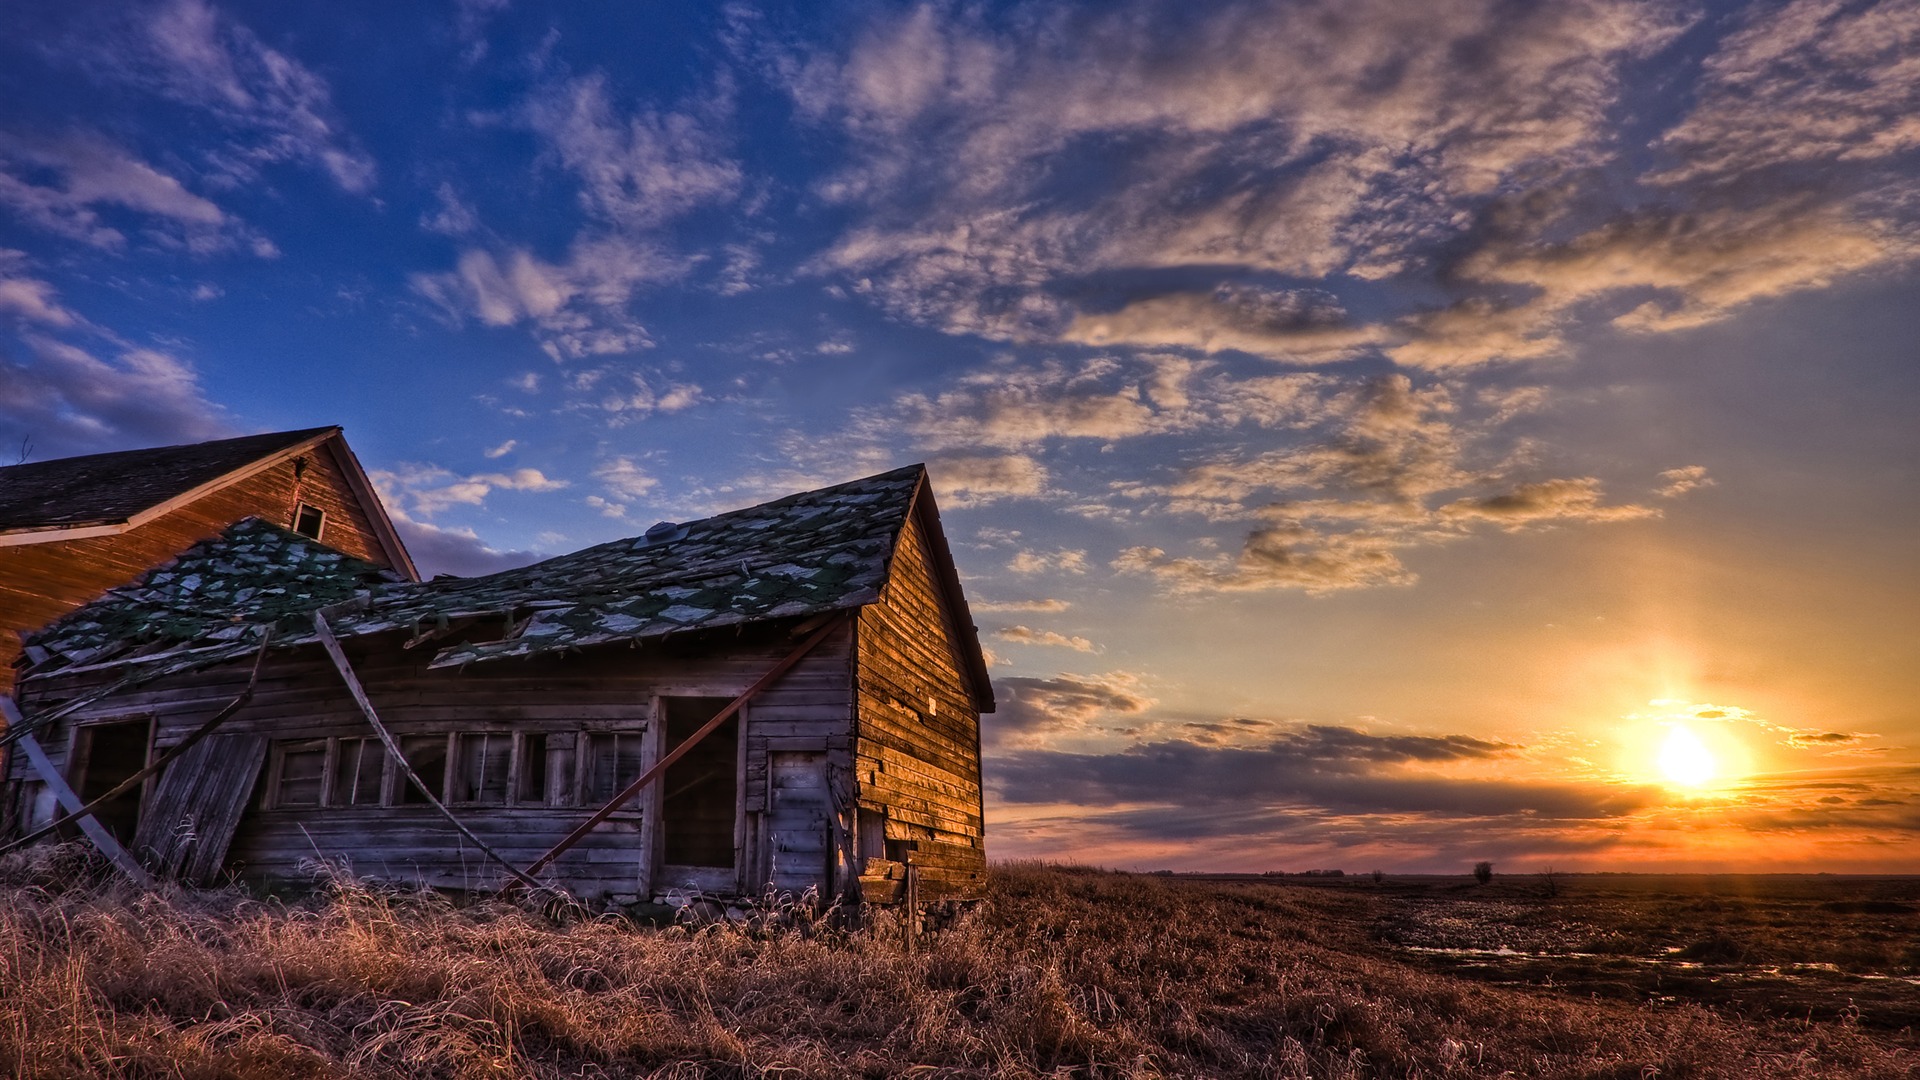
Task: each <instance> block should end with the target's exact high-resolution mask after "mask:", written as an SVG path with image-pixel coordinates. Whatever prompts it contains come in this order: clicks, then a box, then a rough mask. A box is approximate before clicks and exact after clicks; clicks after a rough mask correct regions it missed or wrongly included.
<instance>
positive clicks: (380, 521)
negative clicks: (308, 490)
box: [328, 428, 420, 581]
mask: <svg viewBox="0 0 1920 1080" xmlns="http://www.w3.org/2000/svg"><path fill="white" fill-rule="evenodd" d="M328 448H329V449H331V450H332V451H333V458H334V461H335V462H336V463H337V464H338V465H339V466H340V472H341V474H342V475H344V476H345V477H346V478H347V486H348V487H350V488H352V489H353V494H354V497H355V498H357V499H359V500H360V506H361V508H362V509H364V510H365V511H366V514H367V521H368V522H369V523H371V524H372V525H373V534H374V537H375V539H377V540H379V541H380V549H381V550H382V551H384V552H385V553H386V556H387V563H388V565H390V566H392V567H393V569H394V570H396V571H398V572H400V573H402V574H405V575H406V577H407V580H408V581H419V580H420V571H419V569H418V568H416V567H415V566H414V565H413V556H412V555H411V554H410V553H408V551H407V545H406V543H405V541H403V540H401V539H400V533H399V530H397V529H395V528H394V527H393V518H392V517H390V516H388V514H387V504H386V503H385V502H382V501H381V499H380V493H379V492H377V491H375V490H374V487H373V481H372V480H370V479H368V477H367V471H366V470H365V469H363V468H361V467H360V459H359V458H358V457H357V456H355V454H354V452H353V448H352V447H351V446H348V445H347V439H346V435H345V434H344V433H342V432H341V430H340V429H339V428H335V429H333V437H332V441H331V442H330V443H329V444H328Z"/></svg>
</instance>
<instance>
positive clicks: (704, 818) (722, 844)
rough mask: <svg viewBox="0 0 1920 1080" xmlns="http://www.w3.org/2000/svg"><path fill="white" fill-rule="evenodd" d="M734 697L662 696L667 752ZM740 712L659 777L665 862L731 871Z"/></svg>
mask: <svg viewBox="0 0 1920 1080" xmlns="http://www.w3.org/2000/svg"><path fill="white" fill-rule="evenodd" d="M732 700H733V699H732V698H721V697H670V698H662V699H661V703H662V705H663V707H664V711H665V713H666V748H665V752H666V753H672V752H673V750H674V748H676V747H678V746H679V745H680V744H682V743H684V742H686V741H687V739H689V738H691V737H692V736H693V734H694V733H695V732H697V731H699V730H700V728H701V727H703V726H704V725H705V724H706V723H707V721H709V720H712V719H713V718H714V717H715V716H717V715H719V713H720V710H721V709H724V708H726V707H727V705H728V703H729V702H731V701H732ZM739 763H740V714H739V713H738V712H735V713H734V714H733V715H732V716H729V717H727V721H726V723H724V724H721V725H720V726H719V728H717V729H715V730H714V731H713V733H711V734H709V735H708V736H707V737H706V738H704V739H702V740H700V741H699V742H698V743H695V744H694V745H693V747H692V749H690V750H688V751H687V755H686V756H685V757H683V758H681V759H680V760H679V761H676V762H674V763H673V764H672V765H669V766H667V773H666V775H665V776H664V777H662V778H661V783H662V797H661V805H660V827H661V860H660V861H661V862H663V863H665V864H667V865H669V866H689V867H705V868H718V869H726V870H732V869H733V867H734V823H735V821H736V819H737V815H738V813H739V803H740V782H739V773H738V770H739Z"/></svg>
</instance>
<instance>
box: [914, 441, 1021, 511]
mask: <svg viewBox="0 0 1920 1080" xmlns="http://www.w3.org/2000/svg"><path fill="white" fill-rule="evenodd" d="M929 473H930V475H931V476H932V478H933V487H934V491H935V492H936V493H937V494H938V495H939V497H940V501H941V502H942V503H944V504H945V505H946V506H947V507H948V508H949V509H962V508H966V507H973V506H984V505H986V504H987V503H991V502H997V501H999V500H1001V499H1006V498H1025V499H1030V498H1035V497H1037V496H1040V495H1044V494H1046V492H1047V469H1046V466H1044V465H1042V464H1040V463H1039V462H1038V461H1035V460H1034V459H1033V458H1031V457H1029V456H1027V455H1025V454H997V455H992V456H965V455H961V456H951V457H942V458H940V459H938V460H936V461H934V462H933V463H932V465H931V466H930V467H929Z"/></svg>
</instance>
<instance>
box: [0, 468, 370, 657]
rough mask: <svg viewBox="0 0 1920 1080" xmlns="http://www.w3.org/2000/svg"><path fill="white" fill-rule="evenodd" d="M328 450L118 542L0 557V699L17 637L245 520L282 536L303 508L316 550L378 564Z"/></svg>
mask: <svg viewBox="0 0 1920 1080" xmlns="http://www.w3.org/2000/svg"><path fill="white" fill-rule="evenodd" d="M334 441H336V440H329V441H328V442H324V443H322V444H320V445H319V446H317V447H315V448H314V449H313V450H310V451H307V452H305V453H304V454H301V455H297V456H298V457H304V458H305V459H306V460H307V462H308V465H307V468H306V472H305V474H304V475H303V476H302V477H301V478H300V479H299V480H298V481H297V483H296V481H295V479H294V475H293V474H294V459H292V458H290V459H288V460H286V461H282V462H280V463H278V464H276V465H274V466H272V467H271V468H268V469H265V470H263V471H261V472H258V473H255V474H254V475H252V476H249V477H246V478H245V479H242V480H239V481H237V482H235V483H232V484H229V485H227V486H226V487H223V488H221V489H219V490H217V491H213V492H209V493H208V494H207V495H205V496H203V497H202V498H199V499H196V500H195V501H193V502H192V503H189V504H187V505H186V506H182V507H180V508H178V509H176V510H174V511H173V512H171V513H168V514H163V515H161V516H160V517H158V518H155V519H154V520H152V521H149V522H147V523H146V524H144V525H141V526H139V527H137V528H134V529H132V530H130V531H128V532H124V533H121V534H119V535H117V536H93V537H87V538H84V539H80V540H49V541H47V542H45V543H39V544H18V545H12V546H6V547H0V693H7V692H10V691H11V689H12V686H13V677H14V668H13V662H14V658H15V657H17V656H18V655H19V653H20V638H19V633H20V632H21V631H32V630H37V629H39V628H40V627H42V626H45V625H46V624H48V623H50V622H52V621H53V620H55V619H57V618H59V617H60V616H62V615H64V614H66V613H67V612H69V611H72V610H73V609H75V608H77V607H79V606H81V605H82V604H85V603H87V602H88V601H90V600H92V599H94V598H95V597H98V596H99V595H100V594H101V593H104V592H106V591H107V590H108V589H111V588H113V587H114V586H116V585H124V584H126V583H127V582H129V581H132V580H133V579H134V578H137V577H139V576H140V575H141V574H143V573H145V572H146V571H147V570H149V569H151V568H153V567H155V566H158V565H160V564H161V563H163V562H166V561H167V560H168V559H171V558H173V557H174V556H175V555H178V554H180V553H181V552H182V551H185V550H186V549H187V548H188V547H191V546H192V545H193V544H195V543H198V542H199V541H201V540H205V539H207V538H209V537H212V536H217V535H219V533H220V532H221V530H223V529H225V528H226V527H227V526H229V525H231V524H233V523H234V522H236V521H239V520H240V519H242V518H246V517H260V518H264V519H266V520H268V521H271V522H273V523H274V524H276V525H280V526H283V527H287V528H291V527H292V524H293V513H294V507H295V505H296V504H297V503H300V502H304V503H307V504H309V505H312V506H317V507H319V508H320V509H322V510H324V511H326V525H325V527H324V528H323V530H322V533H321V542H322V543H325V544H326V545H328V546H329V547H333V548H336V549H338V550H340V551H344V552H346V553H347V554H349V555H355V556H358V557H360V558H362V559H366V560H368V561H370V562H375V563H379V564H381V565H383V566H384V565H386V564H387V559H386V556H385V554H384V552H383V551H382V550H381V548H380V543H379V540H378V539H377V538H376V534H375V532H374V528H373V523H372V521H370V520H369V519H368V517H367V511H366V509H365V508H364V507H362V506H361V505H360V501H359V499H358V498H356V497H355V496H354V493H353V488H352V487H351V486H350V485H349V484H348V482H347V477H346V474H345V473H344V472H343V471H342V470H341V467H340V464H339V461H338V460H337V459H336V458H335V456H334V452H333V449H332V443H333V442H334Z"/></svg>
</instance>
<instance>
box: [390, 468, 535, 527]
mask: <svg viewBox="0 0 1920 1080" xmlns="http://www.w3.org/2000/svg"><path fill="white" fill-rule="evenodd" d="M371 477H372V480H373V482H374V485H375V486H376V487H377V488H379V489H380V497H381V498H382V499H384V500H385V501H386V502H387V504H388V506H389V507H390V508H391V507H398V508H400V509H401V510H402V511H404V513H405V514H407V515H408V516H409V518H411V517H412V516H413V515H419V516H421V517H432V516H434V515H435V514H438V513H441V512H442V511H444V510H447V509H449V508H451V507H454V506H480V505H483V504H484V503H485V502H486V499H487V496H488V495H490V494H492V493H493V492H494V491H495V490H504V491H531V492H548V491H559V490H561V489H563V488H566V487H568V486H569V485H568V483H567V481H565V480H555V479H552V478H550V477H548V476H547V475H546V474H545V473H542V472H541V471H540V470H539V469H515V470H513V471H512V472H497V473H476V474H474V475H470V476H461V475H459V474H457V473H455V472H453V471H452V470H450V469H444V468H441V467H440V466H438V465H401V466H398V467H396V468H393V469H380V470H375V471H374V472H373V473H372V474H371Z"/></svg>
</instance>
